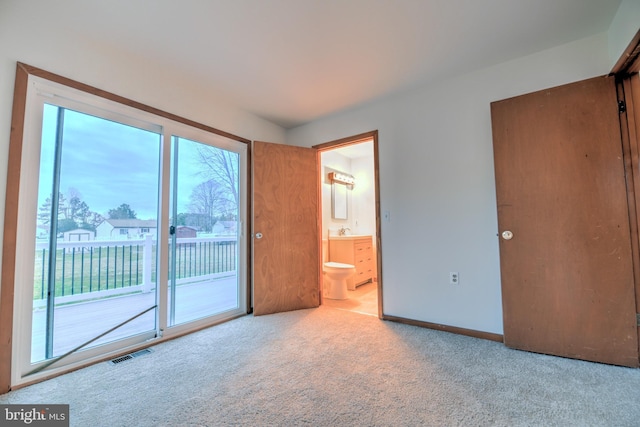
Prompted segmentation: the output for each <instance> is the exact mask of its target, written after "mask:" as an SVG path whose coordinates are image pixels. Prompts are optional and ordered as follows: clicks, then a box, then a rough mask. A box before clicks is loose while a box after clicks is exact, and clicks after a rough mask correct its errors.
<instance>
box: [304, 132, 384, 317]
mask: <svg viewBox="0 0 640 427" xmlns="http://www.w3.org/2000/svg"><path fill="white" fill-rule="evenodd" d="M368 140H372V141H373V171H374V178H373V180H374V187H375V188H374V192H375V214H376V271H377V273H376V274H377V278H378V281H377V290H378V318H379V319H383V318H384V310H383V303H382V232H381V229H382V227H381V214H380V162H379V155H378V131H377V130H373V131H370V132H365V133H361V134H358V135H353V136H348V137H346V138H340V139H336V140H334V141H329V142H325V143H323V144H318V145H314V146H313V147H312V148H315V149H316V150H318V160H317V164H318V171H320V168H321V166H322V165H321V157H320V156H321V154H322V153H323V152H325V151H330V150H334V149H336V148H340V147H346V146H349V145H355V144H360V143H362V142H365V141H368ZM318 186H320V187H321V186H322V180H319V182H318ZM318 198H319V200H318V206H320V207H321V206H322V191H321V188H318ZM319 215H320V221H319V227H320V230H321V231H322V215H321V214H320V213H319ZM318 244H319V245H320V248H322V233H319V241H318ZM320 254H321V256H320V258H319V259H318V262H319V264H320V271H322V252H320ZM322 286H323V275H322V274H321V275H320V288H319V289H318V291H319V292H320V303H321V304H322V301H323V298H322V292H321V289H322Z"/></svg>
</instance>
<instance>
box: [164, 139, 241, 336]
mask: <svg viewBox="0 0 640 427" xmlns="http://www.w3.org/2000/svg"><path fill="white" fill-rule="evenodd" d="M171 144H172V150H171V153H172V174H171V176H172V179H171V184H172V185H171V187H172V191H171V208H170V209H171V215H170V224H171V226H170V245H169V247H170V249H169V298H168V300H169V310H168V313H167V315H168V319H167V321H168V325H169V326H175V325H179V324H182V323H185V322H190V321H194V320H198V319H202V318H205V317H209V316H214V315H219V314H221V313H225V312H228V311H232V310H237V309H238V308H239V307H240V300H239V298H240V296H239V291H238V290H239V286H238V285H239V275H238V265H240V264H241V263H239V260H238V257H239V250H238V249H239V246H238V243H239V241H238V239H239V237H240V231H241V227H240V224H241V223H240V197H239V196H240V192H239V182H240V175H239V173H240V170H239V166H240V155H239V153H236V152H233V151H229V150H225V149H224V148H219V147H216V146H212V145H208V144H205V143H202V142H198V141H193V140H190V139H186V138H181V137H177V136H172V139H171Z"/></svg>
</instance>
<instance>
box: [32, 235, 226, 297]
mask: <svg viewBox="0 0 640 427" xmlns="http://www.w3.org/2000/svg"><path fill="white" fill-rule="evenodd" d="M235 253H236V245H235V243H233V244H219V243H213V242H203V243H192V244H179V245H178V246H177V247H176V252H175V257H176V279H182V278H187V277H194V276H199V275H204V274H212V273H220V272H224V271H232V270H235V268H236V255H235ZM143 258H144V245H142V244H139V245H121V246H117V247H93V248H84V249H82V248H75V249H58V250H57V251H56V267H55V272H56V274H55V296H56V297H61V296H66V295H77V294H81V293H87V292H96V291H102V290H107V289H115V288H126V287H130V286H136V285H141V284H143V267H144V259H143ZM48 264H49V250H48V249H41V250H37V251H36V254H35V265H34V283H33V286H34V288H33V291H34V295H33V298H34V299H36V300H37V299H44V298H45V297H46V289H47V283H48V276H49V265H48ZM171 264H172V263H171ZM156 270H157V256H156V246H155V245H154V246H153V248H152V251H151V281H152V282H155V280H156Z"/></svg>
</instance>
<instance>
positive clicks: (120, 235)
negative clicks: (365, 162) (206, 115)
mask: <svg viewBox="0 0 640 427" xmlns="http://www.w3.org/2000/svg"><path fill="white" fill-rule="evenodd" d="M30 79H33V80H32V81H31V84H30V85H29V91H28V94H27V101H28V102H27V108H26V112H25V136H24V141H23V146H22V148H21V149H22V159H23V160H22V167H21V171H20V189H19V191H20V204H19V206H18V212H19V220H18V224H17V235H18V236H19V238H18V240H17V242H16V248H15V250H16V262H15V271H16V277H17V278H19V283H18V282H16V285H15V290H16V298H15V310H14V319H13V320H14V325H16V327H15V328H14V333H13V347H12V348H13V354H14V356H13V357H14V359H15V360H17V361H18V362H17V364H16V366H17V367H18V368H17V369H15V370H14V371H13V374H12V383H13V384H21V383H25V382H28V381H31V380H33V379H37V378H38V377H39V376H44V375H47V372H48V371H51V370H54V371H55V370H66V369H72V368H73V367H74V366H80V365H81V364H82V363H86V361H87V360H92V359H96V358H104V357H105V355H109V354H115V353H122V351H123V349H128V348H131V349H135V348H139V347H141V346H145V345H149V344H148V343H149V342H153V341H154V340H157V339H161V338H163V337H167V336H171V335H176V334H183V333H185V332H189V331H191V330H196V329H200V328H202V327H205V326H208V325H212V324H214V323H216V322H219V321H222V320H226V319H230V318H233V317H236V316H239V315H242V314H246V288H247V285H246V283H247V282H246V280H247V279H246V262H247V249H246V241H245V239H242V238H241V237H242V236H243V229H244V224H245V215H246V212H247V194H246V188H247V185H246V176H247V145H246V143H244V142H241V141H238V140H234V139H233V138H230V137H228V136H226V135H224V134H220V133H215V132H210V131H207V130H206V129H203V128H202V126H199V127H193V126H190V125H188V124H185V123H183V122H178V121H175V120H172V119H169V118H166V117H165V116H159V115H154V114H152V113H149V112H147V111H146V110H144V111H143V110H138V109H135V108H132V107H130V106H127V105H123V104H119V103H117V102H114V101H109V100H105V99H102V98H99V97H98V96H95V95H90V94H87V93H83V92H80V91H78V90H75V89H71V88H67V87H64V86H62V85H59V84H54V83H50V82H47V81H46V80H45V79H42V78H38V77H30Z"/></svg>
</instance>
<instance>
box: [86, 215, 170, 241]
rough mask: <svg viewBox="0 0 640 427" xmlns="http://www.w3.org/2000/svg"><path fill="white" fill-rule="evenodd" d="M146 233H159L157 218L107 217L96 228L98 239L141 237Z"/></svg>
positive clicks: (154, 234)
mask: <svg viewBox="0 0 640 427" xmlns="http://www.w3.org/2000/svg"><path fill="white" fill-rule="evenodd" d="M145 234H151V235H153V236H156V235H157V234H158V223H157V221H156V220H155V219H105V220H104V221H102V222H101V223H100V225H98V227H97V228H96V239H101V240H120V239H140V238H142V237H143V236H144V235H145Z"/></svg>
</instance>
